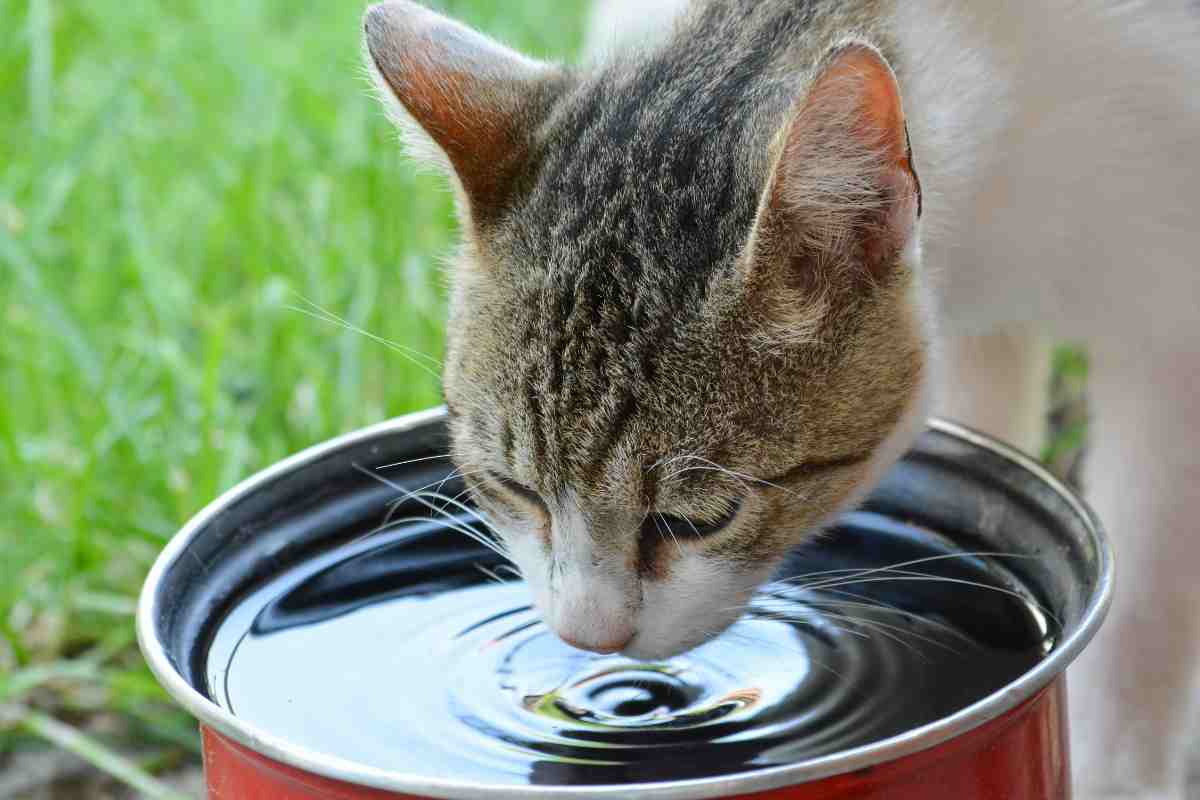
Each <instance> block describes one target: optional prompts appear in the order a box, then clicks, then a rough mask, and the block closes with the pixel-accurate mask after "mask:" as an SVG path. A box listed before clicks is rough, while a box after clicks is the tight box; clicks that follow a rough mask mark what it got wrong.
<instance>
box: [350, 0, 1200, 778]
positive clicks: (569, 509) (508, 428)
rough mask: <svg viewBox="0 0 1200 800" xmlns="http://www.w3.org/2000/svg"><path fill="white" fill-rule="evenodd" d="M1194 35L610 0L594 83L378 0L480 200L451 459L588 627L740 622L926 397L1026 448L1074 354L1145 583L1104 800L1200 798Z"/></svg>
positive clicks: (1119, 632) (676, 630)
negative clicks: (1057, 376)
mask: <svg viewBox="0 0 1200 800" xmlns="http://www.w3.org/2000/svg"><path fill="white" fill-rule="evenodd" d="M685 7H687V8H686V10H685ZM681 13H682V14H683V21H682V22H678V23H677V24H676V23H674V22H673V20H674V18H675V17H676V16H678V15H680V14H681ZM1198 28H1200V24H1198V22H1197V19H1196V18H1195V17H1194V16H1193V15H1192V12H1190V11H1189V9H1188V5H1187V4H1186V3H1183V2H1161V3H1157V4H1151V3H1136V2H1132V3H1131V2H1126V3H1120V4H1117V3H1109V4H1101V3H1097V2H1084V0H1013V2H1005V3H985V2H982V0H980V1H979V2H967V0H904V2H892V0H843V1H841V2H839V1H838V0H759V1H758V2H755V1H754V0H696V2H695V3H694V4H691V5H689V4H687V3H685V2H683V0H658V2H657V3H653V2H649V3H647V2H645V1H644V0H639V1H638V2H631V1H630V0H609V2H602V3H601V4H600V5H599V6H598V13H597V23H596V36H595V39H594V44H595V49H596V50H597V51H598V52H607V51H609V50H612V51H614V52H615V53H616V54H615V55H602V56H601V57H599V58H598V60H597V65H596V66H595V67H592V68H590V69H587V70H579V71H572V70H567V69H563V68H558V67H554V66H551V65H544V64H541V63H539V62H533V61H530V60H528V59H523V58H521V57H519V56H516V54H513V53H511V52H510V51H507V50H505V49H503V48H501V47H499V46H498V45H495V44H494V43H492V42H490V41H488V40H485V39H483V38H482V37H477V36H476V35H474V34H473V33H470V32H469V31H467V30H466V29H464V28H461V27H459V26H455V25H453V24H451V23H449V22H448V21H446V20H444V19H443V18H441V17H438V16H436V15H434V14H431V13H429V12H425V11H424V10H422V9H420V8H419V7H418V6H415V5H413V4H410V3H406V2H394V3H390V4H387V5H385V6H381V7H377V9H375V10H374V11H372V12H371V13H370V14H369V15H368V19H367V38H368V43H369V45H370V49H371V54H372V56H373V59H372V63H373V66H374V67H375V69H376V72H377V76H378V77H379V79H380V83H381V86H383V87H385V89H386V93H387V95H388V97H389V100H393V99H394V100H398V101H399V103H398V104H396V108H395V110H396V111H397V112H398V117H399V119H400V121H401V123H402V124H403V125H404V126H406V127H408V128H410V129H412V131H413V134H414V137H415V142H416V144H417V146H418V149H419V150H423V151H425V152H427V153H429V154H431V156H432V157H433V158H434V160H437V161H441V162H444V163H445V164H446V166H448V167H449V168H450V172H451V174H452V175H453V176H454V177H455V185H456V187H457V189H458V191H459V197H460V209H461V210H462V219H463V225H464V232H465V234H466V247H465V249H464V253H463V255H462V257H461V258H460V264H459V268H458V270H457V272H456V276H455V289H454V296H453V300H452V319H451V329H450V337H449V339H450V346H449V352H448V356H447V376H446V384H447V399H448V403H449V404H450V407H451V410H452V412H453V414H454V417H455V449H456V457H457V458H458V460H459V461H460V466H462V467H463V468H464V469H465V470H467V474H468V476H473V477H471V480H472V483H473V486H474V488H475V489H476V491H477V493H478V494H479V497H480V501H481V503H482V504H483V505H484V507H485V508H487V509H488V510H489V512H490V513H491V514H492V515H493V517H494V518H495V519H496V520H497V522H498V524H499V525H500V526H501V528H502V530H503V533H504V537H505V541H506V544H507V545H508V547H509V549H510V550H511V551H512V553H513V555H514V557H515V559H516V561H517V563H518V565H519V566H520V567H521V569H522V571H523V572H524V573H525V575H526V577H527V579H528V580H529V581H530V584H531V586H532V587H533V588H534V591H535V595H536V596H537V600H538V605H539V608H540V609H541V610H542V612H543V614H544V615H545V616H546V617H547V620H548V621H549V622H550V623H551V624H552V625H553V626H554V627H555V628H556V629H557V630H558V631H559V632H560V634H562V635H563V636H564V638H567V639H569V640H571V641H574V642H576V643H579V644H581V645H582V646H585V647H588V648H590V649H594V650H600V651H611V650H624V651H625V652H629V653H632V654H634V655H645V656H662V655H668V654H670V653H672V652H677V651H678V650H681V649H684V648H686V647H688V646H691V645H694V644H695V643H697V642H698V641H700V640H702V639H703V638H705V637H707V636H709V635H711V634H713V633H715V632H717V631H719V630H721V629H722V628H724V627H725V626H726V625H727V624H728V623H729V622H730V621H732V619H733V618H734V617H736V616H737V613H738V609H739V608H740V604H741V603H742V602H743V601H744V600H745V598H746V597H747V596H748V594H749V593H750V592H752V591H753V589H754V587H755V586H757V585H758V583H760V582H761V581H762V580H764V579H765V578H766V577H767V575H769V573H770V571H771V568H772V567H773V565H774V564H775V562H776V560H777V558H778V557H779V555H780V554H781V553H782V552H784V551H785V550H786V549H787V548H788V547H790V546H792V545H793V544H795V543H796V542H797V541H800V540H802V539H803V538H804V537H805V536H808V535H811V533H812V531H813V530H815V529H816V528H818V527H819V526H820V524H821V523H822V522H823V520H825V519H826V518H828V516H829V515H830V514H833V513H835V512H837V511H838V510H839V509H840V508H843V507H845V506H846V505H847V504H848V503H851V502H853V500H854V499H855V498H856V497H858V496H861V494H862V493H863V492H864V491H866V490H867V489H868V488H869V486H870V485H871V483H872V481H873V480H874V479H875V477H876V476H877V475H878V473H879V472H880V471H881V470H882V469H884V468H885V467H886V466H887V464H888V463H890V461H891V459H893V458H894V457H895V456H896V455H898V453H899V452H900V451H901V450H902V449H903V447H904V446H905V445H906V444H907V443H908V442H909V441H910V440H911V437H912V436H913V435H915V433H916V431H917V430H918V429H919V427H920V423H921V420H922V419H923V418H924V415H925V414H926V413H927V412H928V411H929V409H930V408H931V407H932V406H931V404H936V407H937V408H938V409H939V410H942V411H944V412H946V413H948V414H949V415H950V416H955V417H958V418H960V419H963V420H965V421H967V422H971V423H975V424H977V425H979V426H980V427H983V428H984V429H986V430H989V431H990V432H992V433H995V434H997V435H999V436H1001V437H1003V438H1007V439H1010V440H1014V441H1016V442H1017V443H1018V444H1020V445H1022V446H1024V447H1027V448H1029V447H1033V446H1035V445H1036V442H1037V439H1038V437H1039V435H1040V422H1041V420H1042V415H1043V411H1044V409H1043V406H1042V401H1041V397H1042V394H1043V393H1044V384H1045V380H1044V378H1045V375H1046V372H1047V366H1048V360H1047V355H1046V354H1047V350H1046V346H1045V342H1046V341H1047V338H1046V337H1051V336H1052V337H1059V338H1067V339H1074V340H1079V341H1083V342H1086V343H1087V344H1088V345H1089V347H1090V348H1091V350H1092V355H1093V362H1094V374H1095V380H1094V386H1093V388H1092V401H1093V406H1094V414H1095V426H1094V428H1095V430H1094V437H1095V444H1094V446H1093V452H1092V453H1091V458H1090V465H1089V473H1088V481H1087V482H1088V488H1089V492H1090V496H1091V497H1092V499H1093V500H1094V502H1095V503H1096V505H1097V507H1098V510H1099V511H1100V513H1101V516H1102V518H1103V519H1104V520H1105V521H1106V523H1107V525H1108V526H1109V528H1110V529H1111V530H1112V531H1113V533H1114V538H1115V539H1116V542H1117V547H1118V557H1119V569H1120V572H1121V578H1120V583H1119V588H1118V598H1117V602H1116V605H1115V608H1114V611H1113V614H1112V618H1111V620H1110V623H1109V624H1108V626H1107V628H1106V630H1105V632H1104V633H1103V634H1102V635H1101V637H1100V638H1099V640H1098V641H1097V642H1096V644H1095V646H1094V647H1093V649H1092V651H1091V652H1090V653H1089V654H1088V655H1087V656H1086V657H1085V659H1084V661H1083V662H1082V663H1081V664H1080V665H1079V667H1078V668H1077V669H1076V670H1075V672H1074V673H1073V674H1072V676H1071V677H1072V681H1073V685H1072V691H1073V698H1072V700H1073V704H1074V708H1073V723H1074V729H1075V733H1076V748H1075V757H1076V762H1077V765H1078V768H1079V769H1078V775H1079V777H1080V788H1081V796H1082V797H1083V798H1084V800H1092V799H1093V798H1100V797H1131V798H1132V797H1161V798H1172V800H1178V799H1179V798H1182V796H1183V795H1182V792H1183V778H1184V757H1185V754H1186V750H1187V739H1188V733H1189V731H1190V730H1191V716H1190V712H1191V707H1192V699H1193V698H1192V694H1193V692H1194V691H1195V690H1196V688H1197V686H1196V681H1195V676H1196V672H1197V671H1196V669H1195V667H1196V662H1197V661H1198V660H1200V581H1196V580H1195V579H1194V575H1195V573H1196V567H1195V564H1196V557H1197V556H1198V555H1200V539H1197V537H1196V536H1194V535H1193V529H1194V527H1195V526H1194V524H1193V521H1192V516H1191V515H1192V513H1193V511H1194V509H1196V508H1197V507H1200V489H1198V488H1197V486H1198V485H1200V269H1198V268H1197V266H1200V265H1198V264H1197V261H1198V260H1200V257H1198V256H1197V254H1198V253H1200V230H1197V224H1196V223H1197V210H1198V209H1200V155H1198V153H1200V101H1198V100H1197V99H1196V97H1195V96H1194V93H1193V92H1192V87H1193V86H1194V85H1195V81H1196V78H1197V77H1200V36H1198V35H1197V34H1198V33H1200V30H1198ZM617 39H622V40H624V41H625V42H626V43H628V42H630V41H633V42H636V44H634V45H633V46H632V47H619V46H617V45H616V44H615V42H616V41H617ZM893 70H894V72H893ZM906 123H907V124H906ZM906 131H907V134H908V135H906ZM909 138H911V143H912V151H911V153H909V151H908V148H907V144H908V139H909ZM918 217H919V219H918ZM659 514H662V516H659ZM683 523H686V526H685V525H684V524H683ZM688 528H691V533H693V534H694V535H689V531H688ZM668 534H669V535H670V536H669V538H668Z"/></svg>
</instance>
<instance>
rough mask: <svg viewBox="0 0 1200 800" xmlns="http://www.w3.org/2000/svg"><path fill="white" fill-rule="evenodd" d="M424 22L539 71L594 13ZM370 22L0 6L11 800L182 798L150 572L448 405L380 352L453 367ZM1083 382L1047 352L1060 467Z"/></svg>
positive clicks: (3, 540)
mask: <svg viewBox="0 0 1200 800" xmlns="http://www.w3.org/2000/svg"><path fill="white" fill-rule="evenodd" d="M434 5H437V6H439V7H441V8H442V9H444V10H446V11H447V12H449V13H451V14H454V15H456V16H458V17H460V18H462V19H465V20H467V21H468V22H470V23H472V24H474V25H477V26H479V27H481V28H483V29H485V30H487V31H489V32H491V33H492V34H494V35H497V36H498V37H500V38H501V39H503V40H505V41H507V42H509V43H511V44H514V45H516V46H519V47H521V48H523V49H524V50H526V51H527V52H530V53H532V54H535V55H540V56H543V57H550V58H569V57H571V55H572V54H573V53H574V52H575V50H576V49H577V47H578V45H579V42H580V40H581V37H582V17H583V12H584V10H585V6H586V4H585V3H584V2H583V0H507V1H506V2H503V3H499V2H495V1H494V0H445V1H444V2H440V3H434ZM362 9H363V4H362V3H361V2H357V1H356V2H346V1H344V0H337V1H335V2H324V3H313V4H296V3H294V2H288V1H287V0H219V1H217V2H214V0H169V2H163V1H162V0H121V2H118V0H90V2H67V0H0V20H3V25H2V28H3V31H2V32H0V386H2V387H3V399H2V400H0V798H28V799H29V800H35V799H36V800H42V799H43V798H89V799H90V798H129V797H150V798H184V797H198V796H199V795H200V782H199V779H198V771H197V766H196V765H197V764H198V754H199V749H198V746H199V743H198V738H197V735H196V730H195V726H194V725H193V723H192V722H191V721H190V720H189V719H188V718H187V717H186V716H185V715H183V714H182V713H181V712H179V711H177V710H176V709H175V708H174V707H173V706H172V705H171V704H170V703H169V702H168V701H167V700H166V696H165V694H164V693H163V692H162V691H161V690H160V689H159V688H158V686H157V684H156V683H155V682H154V680H153V679H152V678H151V676H150V674H149V672H148V671H147V670H146V669H145V667H144V666H143V664H142V661H141V658H140V656H139V655H138V651H137V646H136V642H135V637H134V628H133V613H134V608H135V604H136V598H137V594H138V590H139V587H140V584H141V581H142V578H143V576H144V574H145V573H146V571H147V570H148V569H149V567H150V565H151V563H152V561H153V559H154V557H155V556H156V555H157V553H158V551H159V550H160V549H161V548H162V546H163V544H164V543H165V542H166V541H167V539H168V538H169V537H170V536H171V535H172V534H173V533H174V532H175V531H176V530H177V529H178V527H179V526H180V525H181V524H182V523H183V522H184V521H186V519H187V518H188V517H189V516H191V515H192V514H193V513H194V512H196V511H197V510H199V509H200V508H201V507H202V506H204V505H205V504H206V503H207V502H208V501H210V500H211V499H213V498H214V497H215V496H216V495H217V494H219V493H220V492H221V491H222V490H224V489H226V488H228V487H229V486H231V485H232V484H234V483H235V482H237V481H238V480H239V479H241V478H243V477H245V476H247V475H248V474H250V473H252V472H254V471H256V470H258V469H260V468H262V467H265V466H267V465H269V464H271V463H272V462H274V461H276V460H278V459H279V458H281V457H283V456H284V455H287V454H289V453H292V452H295V451H297V450H299V449H301V448H303V447H305V446H307V445H310V444H313V443H315V442H318V441H321V440H323V439H326V438H329V437H331V436H334V435H336V434H339V433H342V432H345V431H348V430H351V429H354V428H357V427H360V426H363V425H366V424H369V423H373V422H377V421H379V420H381V419H384V418H386V417H390V416H394V415H398V414H402V413H405V412H408V411H412V410H415V409H419V408H422V407H427V406H430V405H434V404H436V403H438V402H439V396H440V395H439V387H438V383H437V381H436V380H435V378H434V377H432V376H431V375H430V374H428V373H427V372H425V371H423V370H422V369H419V368H418V367H415V366H413V365H412V364H411V363H410V362H409V361H408V360H407V359H405V358H404V357H402V356H400V355H399V354H397V353H396V352H395V351H394V349H393V348H392V347H390V346H389V344H387V342H395V343H399V344H402V345H403V346H404V347H407V348H413V349H415V350H418V351H420V352H422V353H426V354H428V355H430V356H433V357H434V358H437V357H439V356H440V351H441V341H442V334H441V330H442V325H443V294H444V292H443V283H444V281H443V276H442V273H441V268H442V257H443V256H444V255H445V254H446V253H447V252H448V251H449V250H450V248H451V247H452V245H453V242H454V231H453V219H452V208H451V202H450V196H449V194H448V192H447V191H446V190H445V187H444V185H443V183H442V181H441V180H439V179H438V178H437V177H436V176H428V175H419V174H417V173H416V172H415V170H414V169H413V168H412V167H411V166H410V165H409V164H408V163H407V162H406V161H405V160H404V158H403V156H402V154H401V152H400V148H399V147H398V145H397V139H396V136H395V134H394V133H393V131H392V130H391V128H390V127H389V125H388V123H387V122H386V120H385V119H384V117H383V114H382V113H381V111H380V110H379V108H378V107H377V105H376V103H375V101H374V100H373V99H372V98H371V96H370V94H369V92H368V86H367V81H366V79H365V77H364V72H363V69H362V67H361V65H360V52H359V18H360V14H361V12H362ZM335 316H336V317H337V318H338V320H334V319H333V317H335ZM1085 371H1086V365H1085V363H1084V361H1083V359H1082V358H1081V357H1080V356H1079V355H1078V354H1077V353H1075V352H1073V351H1070V350H1063V351H1062V352H1061V353H1060V355H1059V370H1058V376H1057V378H1056V386H1057V388H1058V393H1059V397H1060V400H1059V402H1058V404H1057V406H1056V412H1055V413H1056V423H1057V425H1056V427H1057V430H1058V432H1059V433H1058V436H1057V438H1056V440H1055V443H1054V444H1053V445H1052V447H1051V448H1050V449H1049V450H1048V451H1047V453H1046V454H1045V455H1046V457H1047V458H1048V459H1049V460H1050V461H1052V462H1053V463H1054V464H1055V465H1056V466H1057V467H1058V468H1059V469H1060V471H1064V472H1069V471H1070V470H1071V468H1072V465H1073V464H1074V463H1075V461H1076V459H1077V455H1078V451H1079V443H1080V442H1081V441H1082V437H1083V431H1084V420H1083V416H1082V413H1081V411H1080V409H1081V406H1080V404H1079V403H1078V396H1079V387H1080V386H1081V385H1082V380H1083V376H1084V374H1085Z"/></svg>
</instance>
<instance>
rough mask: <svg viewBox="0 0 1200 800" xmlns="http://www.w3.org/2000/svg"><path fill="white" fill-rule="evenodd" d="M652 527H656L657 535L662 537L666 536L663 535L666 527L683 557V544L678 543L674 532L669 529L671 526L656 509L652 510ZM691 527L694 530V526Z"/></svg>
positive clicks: (680, 555)
mask: <svg viewBox="0 0 1200 800" xmlns="http://www.w3.org/2000/svg"><path fill="white" fill-rule="evenodd" d="M689 524H690V523H689ZM654 527H655V528H657V529H658V535H659V536H662V538H663V539H666V538H667V537H665V536H663V529H664V528H666V531H667V533H669V534H670V535H671V540H672V541H673V542H675V549H676V550H678V551H679V557H680V558H683V545H681V544H680V543H679V539H678V538H677V537H676V536H675V532H674V531H673V530H671V526H670V525H668V524H667V522H666V520H664V519H663V515H662V514H660V513H658V512H657V511H656V512H654ZM692 529H693V530H695V526H692Z"/></svg>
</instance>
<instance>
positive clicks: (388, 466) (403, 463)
mask: <svg viewBox="0 0 1200 800" xmlns="http://www.w3.org/2000/svg"><path fill="white" fill-rule="evenodd" d="M449 458H452V456H451V455H450V454H449V453H439V454H438V455H436V456H424V457H423V458H410V459H409V460H408V461H394V462H392V463H390V464H380V465H379V466H378V467H376V468H375V469H377V470H385V469H395V468H397V467H407V466H408V465H409V464H423V463H425V462H426V461H440V460H442V459H449Z"/></svg>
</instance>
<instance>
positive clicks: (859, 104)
mask: <svg viewBox="0 0 1200 800" xmlns="http://www.w3.org/2000/svg"><path fill="white" fill-rule="evenodd" d="M772 195H773V196H772V205H773V206H774V207H775V209H776V210H778V211H779V212H781V218H782V223H783V224H784V225H791V226H794V227H795V228H796V229H798V230H799V231H800V233H801V235H802V236H804V237H805V238H806V239H807V240H808V241H809V244H810V245H811V246H813V247H815V248H817V249H818V250H826V251H828V250H830V249H834V250H838V249H839V248H840V252H842V253H843V254H844V255H845V256H847V257H850V258H853V259H855V260H857V259H861V260H862V261H863V262H865V263H864V265H865V266H866V267H867V269H868V270H869V271H870V272H871V273H872V274H873V275H874V276H875V277H877V278H878V277H882V276H883V275H884V274H885V273H886V272H887V271H888V269H889V268H890V267H891V266H892V265H893V264H894V261H895V257H896V256H897V254H898V253H899V251H900V250H901V249H902V248H903V247H904V245H905V244H906V243H907V242H908V240H909V238H910V236H911V234H912V230H913V225H914V222H915V219H916V216H917V213H918V211H919V206H920V183H919V181H918V178H917V174H916V170H915V168H914V166H913V162H912V155H911V150H910V147H909V141H908V131H907V128H906V125H905V120H904V110H903V107H902V105H901V100H900V87H899V85H898V83H897V81H896V76H895V74H894V73H893V72H892V69H891V67H889V66H888V64H887V62H886V61H885V60H884V58H883V56H882V55H880V54H879V52H878V51H876V50H875V49H874V48H872V47H870V46H868V45H865V44H848V45H845V46H843V47H841V48H840V49H838V50H837V51H836V52H835V53H834V54H833V55H832V56H831V57H830V58H829V60H828V61H827V62H826V63H825V65H824V67H823V68H822V70H821V71H820V73H819V74H818V76H817V77H816V79H815V80H814V81H813V84H812V86H811V87H810V88H809V92H808V94H807V96H806V97H805V98H804V100H803V101H802V103H801V106H800V108H799V109H798V111H797V114H796V117H795V119H794V120H793V122H792V125H791V127H790V128H789V130H788V131H787V134H786V139H785V141H784V146H783V151H782V153H781V155H780V163H779V166H778V172H777V175H776V179H775V184H774V188H773V193H772Z"/></svg>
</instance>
